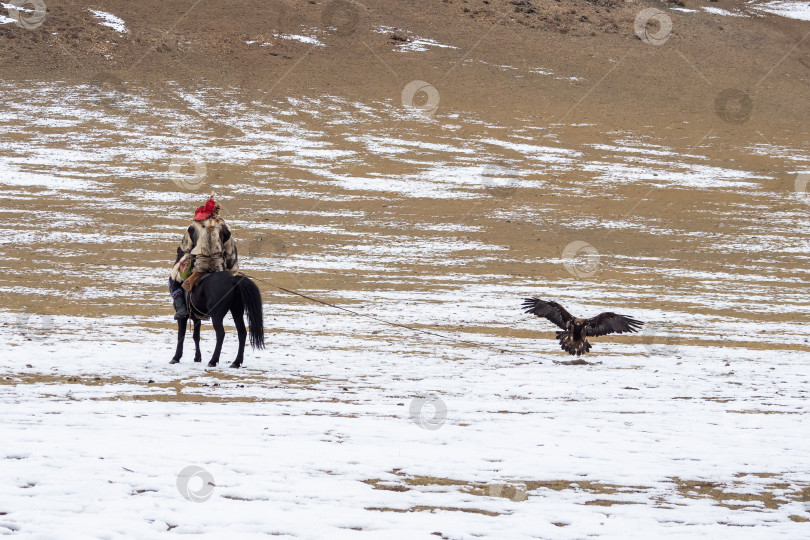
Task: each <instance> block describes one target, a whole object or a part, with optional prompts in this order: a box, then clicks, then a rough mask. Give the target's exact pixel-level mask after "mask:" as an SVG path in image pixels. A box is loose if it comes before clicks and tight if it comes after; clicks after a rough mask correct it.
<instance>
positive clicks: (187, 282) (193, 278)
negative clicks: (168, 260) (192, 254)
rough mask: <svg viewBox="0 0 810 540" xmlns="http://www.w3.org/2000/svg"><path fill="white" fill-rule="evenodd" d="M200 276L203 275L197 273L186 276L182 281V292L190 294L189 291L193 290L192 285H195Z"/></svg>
mask: <svg viewBox="0 0 810 540" xmlns="http://www.w3.org/2000/svg"><path fill="white" fill-rule="evenodd" d="M202 275H203V274H201V273H199V272H192V273H191V275H190V276H188V277H187V278H186V279H184V280H183V285H182V287H183V290H184V291H186V292H187V293H190V292H191V289H193V288H194V285H196V283H197V280H199V279H200V277H201V276H202Z"/></svg>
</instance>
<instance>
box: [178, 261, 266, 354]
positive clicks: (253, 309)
mask: <svg viewBox="0 0 810 540" xmlns="http://www.w3.org/2000/svg"><path fill="white" fill-rule="evenodd" d="M190 304H191V305H189V306H188V308H189V309H188V311H189V314H190V316H191V320H192V321H193V322H194V347H195V349H196V351H195V354H194V361H195V362H201V361H202V355H201V354H200V321H201V319H203V318H205V319H207V318H209V317H210V318H211V324H213V326H214V331H215V332H216V333H217V346H216V347H215V348H214V354H213V355H212V356H211V361H210V362H208V367H214V366H216V365H217V364H218V363H219V354H220V353H221V352H222V342H223V340H224V339H225V328H224V326H223V325H222V321H223V319H225V315H226V314H227V313H228V312H229V311H230V312H231V316H232V317H233V323H234V324H235V325H236V332H237V334H238V335H239V353H238V354H237V355H236V360H234V361H233V363H232V364H231V367H232V368H238V367H240V366H241V365H242V358H243V356H244V352H245V338H246V337H247V331H246V330H245V321H244V320H243V318H242V314H243V313H247V317H248V322H249V323H250V345H251V346H252V347H253V348H254V349H264V322H263V320H262V295H261V293H260V292H259V288H258V287H257V286H256V284H255V283H253V282H252V281H251V280H250V279H248V278H247V277H246V276H242V275H234V274H231V273H230V272H215V273H213V274H208V275H206V276H203V277H202V278H201V279H200V281H198V282H197V285H196V286H195V287H194V289H193V290H192V292H191V303H190ZM187 325H188V317H184V318H182V319H179V320H178V321H177V350H176V351H175V353H174V358H172V361H171V362H169V363H170V364H177V363H178V362H180V358H182V356H183V340H184V339H185V337H186V326H187Z"/></svg>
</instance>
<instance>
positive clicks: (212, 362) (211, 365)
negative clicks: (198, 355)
mask: <svg viewBox="0 0 810 540" xmlns="http://www.w3.org/2000/svg"><path fill="white" fill-rule="evenodd" d="M217 364H219V362H214V361H213V360H211V361H210V362H208V367H217Z"/></svg>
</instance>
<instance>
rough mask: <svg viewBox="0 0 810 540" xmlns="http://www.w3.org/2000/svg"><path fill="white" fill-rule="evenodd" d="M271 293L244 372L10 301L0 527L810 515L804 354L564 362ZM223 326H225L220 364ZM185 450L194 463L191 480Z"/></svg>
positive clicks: (763, 523)
mask: <svg viewBox="0 0 810 540" xmlns="http://www.w3.org/2000/svg"><path fill="white" fill-rule="evenodd" d="M266 302H268V303H266V306H265V308H266V312H267V319H268V325H269V326H270V333H269V334H268V338H269V339H268V342H269V347H268V350H267V351H265V352H255V351H254V352H249V353H248V357H247V360H246V369H243V370H239V371H238V372H234V371H233V370H227V368H224V367H220V368H215V369H206V368H204V367H202V365H201V364H194V363H192V362H191V357H192V354H189V352H188V351H189V349H188V348H187V349H186V350H187V354H186V358H185V360H184V362H183V363H181V364H178V365H175V366H169V365H167V363H166V362H167V359H168V358H169V357H170V355H171V353H172V350H173V340H174V335H173V332H172V331H171V330H170V329H168V328H165V327H163V325H162V324H161V327H160V328H155V329H152V330H146V329H144V327H148V326H149V323H150V321H146V320H136V321H132V320H129V321H127V320H109V321H103V322H102V321H95V322H94V323H93V329H92V330H89V331H85V332H83V333H81V337H79V335H77V334H76V333H74V331H72V330H71V325H79V326H83V325H84V324H85V323H88V321H81V320H76V319H74V320H67V318H64V317H56V318H55V319H54V320H52V321H50V322H49V323H48V326H47V329H46V330H44V331H42V332H39V331H36V330H37V329H39V328H40V327H39V326H37V325H36V324H35V325H33V326H28V327H26V328H21V327H20V326H19V324H18V322H17V321H15V320H13V319H12V317H10V316H5V317H4V319H3V320H4V323H3V326H2V341H3V346H2V355H3V366H2V368H1V369H0V379H2V384H0V404H2V407H3V411H4V412H3V422H2V423H0V438H1V440H2V441H3V446H2V450H0V531H4V532H10V531H17V532H19V533H21V534H23V535H25V536H26V537H37V538H55V537H58V538H86V537H104V538H125V537H126V538H132V537H150V538H154V537H161V536H164V535H165V536H169V535H173V534H178V533H205V534H207V535H210V536H211V537H217V536H223V535H228V536H234V535H235V537H239V538H243V537H244V538H250V537H259V536H262V535H278V536H281V537H289V538H312V539H320V538H344V537H346V538H349V537H352V538H354V537H357V538H360V537H367V538H403V539H405V538H407V539H413V538H430V537H431V535H432V534H434V533H437V532H438V533H441V535H442V537H444V538H494V539H502V538H583V537H586V536H592V535H595V536H598V537H600V538H650V537H673V538H683V537H684V536H685V535H686V536H688V537H690V538H695V537H705V538H717V537H719V536H721V535H724V534H728V533H727V531H728V530H729V528H730V527H732V528H733V529H732V530H733V531H734V533H733V536H734V537H735V538H763V537H767V538H801V537H802V535H803V531H805V530H806V526H807V525H806V524H805V523H800V522H796V521H793V520H795V519H799V518H801V519H806V518H807V516H808V507H807V504H808V495H807V494H808V489H810V472H808V471H810V453H809V452H808V442H807V441H808V437H807V432H806V431H807V430H806V418H807V417H806V415H807V412H808V411H807V406H806V400H807V397H808V396H807V392H808V390H807V389H808V380H810V366H809V365H808V363H807V361H806V360H807V358H806V355H802V354H799V353H795V352H791V351H783V352H780V353H778V354H776V353H774V352H772V351H767V350H753V349H727V348H723V347H719V346H684V345H680V346H674V345H670V346H668V347H667V346H662V348H660V349H658V350H657V351H656V350H653V349H651V348H647V347H645V346H644V345H642V344H640V343H634V344H611V343H609V342H607V343H605V342H600V343H599V344H598V347H599V348H600V349H601V350H602V352H603V354H602V355H601V356H600V359H601V360H603V361H604V363H603V364H598V365H594V366H585V367H583V366H561V365H558V364H555V363H553V362H551V361H550V358H553V356H550V355H549V354H548V352H544V351H549V350H550V349H552V348H553V342H552V341H551V340H543V341H539V342H538V341H535V340H532V339H526V338H522V339H518V338H509V339H497V338H491V337H490V338H486V339H484V337H483V336H479V337H478V339H479V340H480V341H481V342H482V343H483V345H484V346H481V347H476V346H470V345H465V344H458V343H453V342H447V341H444V340H441V339H439V338H434V337H431V336H423V335H414V334H411V333H409V331H407V330H404V329H395V328H388V327H385V326H383V325H379V324H376V323H374V322H372V321H367V320H365V319H361V318H357V317H354V316H352V315H349V314H343V313H340V312H331V313H330V312H328V311H327V312H324V311H321V310H317V309H312V308H311V307H310V306H308V305H300V306H293V307H291V306H289V305H287V306H285V305H283V304H274V303H273V301H272V298H271V297H269V296H267V297H266ZM414 304H415V303H414ZM399 305H400V307H401V308H402V309H403V310H404V311H406V313H405V314H404V316H403V319H404V320H408V319H410V318H417V317H425V316H426V313H425V311H426V310H425V309H424V306H419V305H412V306H411V307H408V306H409V303H408V302H401V303H400V304H399ZM430 315H432V314H431V312H430V311H429V310H427V316H430ZM512 319H513V320H511V321H507V322H508V323H510V324H514V325H516V326H517V327H520V326H521V325H522V324H525V321H524V320H519V317H512ZM158 322H160V323H163V321H153V322H152V324H156V323H158ZM37 324H38V323H37ZM105 325H109V329H110V331H111V332H113V333H114V334H113V335H114V336H115V337H111V336H110V335H108V334H106V333H105V331H104V330H103V329H104V327H105ZM51 328H53V330H51ZM121 328H124V329H125V330H124V331H122V330H121ZM211 334H212V332H211V331H210V330H206V331H204V332H203V351H204V357H205V356H206V355H207V354H209V353H210V350H211V347H212V346H213V344H212V339H213V337H212V335H211ZM234 342H235V337H234V335H233V333H232V332H231V333H229V335H228V337H227V338H226V348H225V353H224V354H225V356H224V360H228V359H229V358H230V357H231V356H232V355H233V354H234ZM190 345H191V342H190V340H189V343H188V344H187V347H188V346H190ZM487 345H490V346H491V345H494V346H495V348H491V347H489V346H487ZM501 347H503V352H502V350H501V349H500V348H501ZM538 349H540V350H538ZM192 352H193V349H192ZM203 365H204V364H203ZM431 399H432V401H431ZM437 411H438V416H437ZM445 411H446V412H445ZM420 424H421V425H420ZM189 467H198V468H200V469H197V470H196V471H197V472H199V473H200V474H197V475H196V476H194V477H193V478H191V479H190V480H188V481H186V480H184V479H183V477H181V478H180V479H179V480H178V475H180V474H181V472H183V471H186V472H185V473H184V474H185V475H187V476H188V475H190V474H192V473H190V472H189V471H188V470H187V468H189ZM206 475H210V477H209V476H206ZM202 478H205V479H206V480H209V479H210V481H211V483H212V485H211V486H207V487H205V486H203V485H202ZM178 482H179V485H180V487H179V488H178ZM189 490H190V491H189ZM183 493H185V495H186V496H188V497H191V498H192V499H194V498H195V497H197V498H200V499H205V500H187V499H186V498H184V496H183Z"/></svg>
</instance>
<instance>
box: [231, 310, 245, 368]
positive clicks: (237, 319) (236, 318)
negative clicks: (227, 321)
mask: <svg viewBox="0 0 810 540" xmlns="http://www.w3.org/2000/svg"><path fill="white" fill-rule="evenodd" d="M237 308H238V309H237ZM244 311H245V307H244V306H243V305H242V303H241V302H239V305H238V306H235V307H232V308H231V316H233V324H234V325H236V333H237V335H238V336H239V352H238V353H237V354H236V360H234V361H233V364H231V367H232V368H238V367H242V359H243V357H244V354H245V338H247V330H245V320H244V318H243V315H242V312H244Z"/></svg>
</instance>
